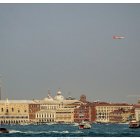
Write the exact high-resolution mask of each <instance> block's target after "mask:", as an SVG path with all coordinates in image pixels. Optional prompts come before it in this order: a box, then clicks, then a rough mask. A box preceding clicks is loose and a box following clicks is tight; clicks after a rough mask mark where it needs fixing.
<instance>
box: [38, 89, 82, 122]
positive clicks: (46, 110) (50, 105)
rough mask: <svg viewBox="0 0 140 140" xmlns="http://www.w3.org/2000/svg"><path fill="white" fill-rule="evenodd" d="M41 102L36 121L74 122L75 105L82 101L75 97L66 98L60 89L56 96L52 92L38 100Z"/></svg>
mask: <svg viewBox="0 0 140 140" xmlns="http://www.w3.org/2000/svg"><path fill="white" fill-rule="evenodd" d="M36 102H37V103H38V104H40V110H39V111H38V112H36V122H39V123H49V122H68V123H69V122H73V112H74V108H75V106H77V105H78V104H80V103H81V102H80V101H78V100H75V99H73V98H72V99H66V100H65V99H64V97H63V96H62V94H61V91H60V90H59V91H58V92H57V94H56V96H55V97H54V98H52V97H51V95H50V92H48V96H47V97H46V98H44V99H43V100H38V101H37V100H36Z"/></svg>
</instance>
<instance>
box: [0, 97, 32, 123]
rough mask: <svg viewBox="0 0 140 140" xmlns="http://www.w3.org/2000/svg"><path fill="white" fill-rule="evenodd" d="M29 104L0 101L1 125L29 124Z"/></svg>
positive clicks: (26, 102)
mask: <svg viewBox="0 0 140 140" xmlns="http://www.w3.org/2000/svg"><path fill="white" fill-rule="evenodd" d="M29 102H32V101H25V100H24V101H18V100H8V99H7V100H1V101H0V123H1V124H21V123H27V122H29V105H28V104H29Z"/></svg>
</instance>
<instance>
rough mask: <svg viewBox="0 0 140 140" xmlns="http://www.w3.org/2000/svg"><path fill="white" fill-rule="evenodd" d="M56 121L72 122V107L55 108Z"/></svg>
mask: <svg viewBox="0 0 140 140" xmlns="http://www.w3.org/2000/svg"><path fill="white" fill-rule="evenodd" d="M56 122H65V123H72V122H74V109H73V108H59V109H57V110H56Z"/></svg>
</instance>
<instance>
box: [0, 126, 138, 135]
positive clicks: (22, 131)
mask: <svg viewBox="0 0 140 140" xmlns="http://www.w3.org/2000/svg"><path fill="white" fill-rule="evenodd" d="M0 127H5V128H7V129H8V130H10V133H9V134H2V133H0V137H140V128H137V129H132V128H129V127H128V125H127V124H92V128H91V129H84V130H81V129H79V128H78V126H75V125H73V124H53V125H47V124H46V125H25V126H20V125H1V126H0Z"/></svg>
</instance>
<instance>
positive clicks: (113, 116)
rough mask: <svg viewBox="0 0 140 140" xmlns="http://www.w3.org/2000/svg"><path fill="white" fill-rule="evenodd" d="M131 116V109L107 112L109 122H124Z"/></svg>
mask: <svg viewBox="0 0 140 140" xmlns="http://www.w3.org/2000/svg"><path fill="white" fill-rule="evenodd" d="M130 116H131V110H128V111H125V110H124V109H119V110H114V111H113V112H110V113H109V122H111V123H126V122H128V121H129V117H130Z"/></svg>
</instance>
